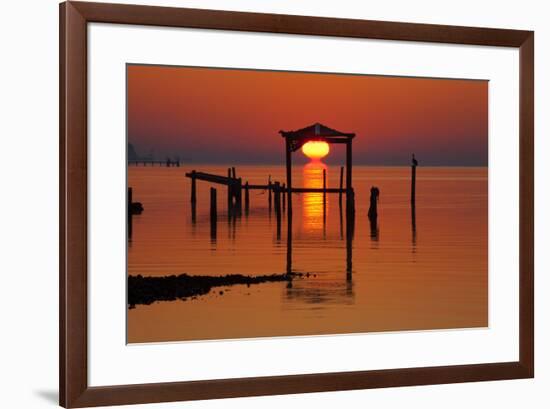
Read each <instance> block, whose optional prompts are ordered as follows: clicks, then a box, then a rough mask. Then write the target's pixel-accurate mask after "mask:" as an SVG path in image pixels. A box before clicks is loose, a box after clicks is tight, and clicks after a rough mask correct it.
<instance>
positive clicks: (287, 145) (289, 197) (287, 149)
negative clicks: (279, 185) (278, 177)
mask: <svg viewBox="0 0 550 409" xmlns="http://www.w3.org/2000/svg"><path fill="white" fill-rule="evenodd" d="M285 158H286V186H287V208H288V213H289V214H290V213H292V151H291V149H290V141H289V139H288V138H285Z"/></svg>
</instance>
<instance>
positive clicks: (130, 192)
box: [128, 187, 134, 214]
mask: <svg viewBox="0 0 550 409" xmlns="http://www.w3.org/2000/svg"><path fill="white" fill-rule="evenodd" d="M133 195H134V194H133V190H132V188H131V187H129V188H128V214H129V213H130V207H131V206H132V203H133Z"/></svg>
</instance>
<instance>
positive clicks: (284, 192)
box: [281, 183, 287, 212]
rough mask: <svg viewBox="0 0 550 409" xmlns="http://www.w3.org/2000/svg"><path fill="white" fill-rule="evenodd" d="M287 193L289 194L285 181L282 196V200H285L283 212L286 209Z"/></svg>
mask: <svg viewBox="0 0 550 409" xmlns="http://www.w3.org/2000/svg"><path fill="white" fill-rule="evenodd" d="M286 195H287V191H286V183H283V194H282V198H281V200H282V201H283V212H284V211H285V210H286Z"/></svg>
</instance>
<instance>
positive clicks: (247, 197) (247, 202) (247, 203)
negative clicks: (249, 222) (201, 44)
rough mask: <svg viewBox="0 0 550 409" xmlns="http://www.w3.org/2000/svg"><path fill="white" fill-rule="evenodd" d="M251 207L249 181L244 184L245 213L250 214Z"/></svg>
mask: <svg viewBox="0 0 550 409" xmlns="http://www.w3.org/2000/svg"><path fill="white" fill-rule="evenodd" d="M249 207H250V192H249V190H248V181H246V183H245V184H244V211H245V212H246V214H248V209H249Z"/></svg>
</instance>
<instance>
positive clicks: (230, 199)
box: [227, 168, 233, 217]
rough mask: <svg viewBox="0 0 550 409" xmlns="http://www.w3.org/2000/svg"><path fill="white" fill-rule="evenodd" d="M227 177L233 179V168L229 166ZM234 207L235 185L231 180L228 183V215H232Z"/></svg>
mask: <svg viewBox="0 0 550 409" xmlns="http://www.w3.org/2000/svg"><path fill="white" fill-rule="evenodd" d="M227 178H228V179H231V168H227ZM232 207H233V186H232V183H231V180H229V183H228V184H227V215H228V216H229V217H231V208H232Z"/></svg>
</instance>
